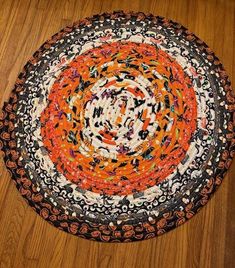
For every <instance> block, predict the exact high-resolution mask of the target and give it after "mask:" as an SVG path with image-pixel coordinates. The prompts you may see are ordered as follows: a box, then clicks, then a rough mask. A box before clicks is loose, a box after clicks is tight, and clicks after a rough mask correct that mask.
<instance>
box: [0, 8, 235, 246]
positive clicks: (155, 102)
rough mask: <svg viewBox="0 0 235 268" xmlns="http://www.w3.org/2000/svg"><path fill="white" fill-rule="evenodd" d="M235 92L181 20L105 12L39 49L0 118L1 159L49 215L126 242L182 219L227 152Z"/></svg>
mask: <svg viewBox="0 0 235 268" xmlns="http://www.w3.org/2000/svg"><path fill="white" fill-rule="evenodd" d="M234 101H235V100H234V96H233V92H232V89H231V83H230V81H229V78H228V76H227V74H226V72H225V71H224V68H223V66H222V64H221V63H220V61H219V60H218V58H217V57H216V56H215V55H214V53H213V52H212V51H211V49H210V48H208V46H207V45H206V44H205V43H204V42H202V41H201V40H200V39H199V38H197V37H196V36H195V35H194V34H192V33H190V32H189V31H188V30H187V29H186V28H184V27H183V26H181V25H179V24H178V23H175V22H172V21H170V20H167V19H165V18H162V17H156V16H153V15H151V14H148V15H145V14H143V13H133V12H131V13H124V12H114V13H110V14H107V13H104V14H102V15H96V16H93V17H91V18H86V19H84V20H80V21H79V22H77V23H74V24H73V25H72V26H70V27H66V28H64V29H63V30H62V31H60V32H59V33H58V34H56V35H54V36H53V37H52V38H51V39H49V40H48V41H47V42H45V43H44V44H43V45H42V46H41V48H40V49H39V50H38V51H37V52H35V54H34V55H33V57H32V58H31V59H30V60H29V62H28V63H27V64H26V65H25V67H24V70H23V71H22V73H21V74H20V75H19V77H18V79H17V81H16V84H15V87H14V89H13V91H12V93H11V95H10V99H9V101H8V102H7V103H5V104H4V107H3V111H2V114H1V118H0V128H1V136H0V142H1V149H2V151H3V152H4V160H5V162H6V166H7V168H8V170H9V171H10V172H11V175H12V178H13V180H14V181H15V182H16V186H17V188H18V190H19V191H20V193H21V194H22V196H23V197H24V198H25V199H26V200H27V201H28V203H29V204H30V205H31V206H32V207H33V208H34V209H35V210H36V212H37V213H39V214H40V215H41V216H42V217H43V218H44V219H46V220H47V221H49V222H50V223H52V224H53V225H54V226H56V227H57V228H59V229H62V230H64V231H67V232H69V233H72V234H75V235H77V236H79V237H83V238H87V239H91V240H98V241H105V242H128V241H138V240H143V239H148V238H151V237H155V236H157V235H160V234H162V233H165V232H166V231H168V230H171V229H172V228H174V227H176V226H178V225H180V224H182V223H184V222H185V221H186V220H187V219H189V218H191V217H192V216H193V215H194V214H195V213H196V212H197V211H198V210H199V209H200V208H201V207H202V206H203V205H205V204H206V203H207V201H208V200H209V198H210V196H211V194H212V193H213V192H214V191H215V190H216V188H217V187H218V186H219V185H220V183H221V181H222V179H223V177H224V175H225V172H226V171H227V169H228V168H229V166H230V164H231V161H232V158H233V154H234Z"/></svg>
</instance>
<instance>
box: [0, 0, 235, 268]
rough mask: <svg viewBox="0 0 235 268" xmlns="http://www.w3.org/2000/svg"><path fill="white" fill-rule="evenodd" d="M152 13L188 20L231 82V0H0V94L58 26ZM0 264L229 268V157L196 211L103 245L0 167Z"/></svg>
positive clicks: (232, 218) (233, 187) (233, 188)
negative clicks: (100, 16)
mask: <svg viewBox="0 0 235 268" xmlns="http://www.w3.org/2000/svg"><path fill="white" fill-rule="evenodd" d="M121 9H124V10H134V11H143V12H151V13H153V14H156V15H162V16H165V17H167V18H171V19H173V20H176V21H178V22H180V23H181V24H183V25H184V26H186V27H188V28H189V29H190V30H191V31H193V32H194V33H195V34H196V35H198V36H199V37H200V38H201V39H203V40H204V41H206V43H207V44H208V45H209V46H210V47H211V48H212V49H213V50H214V51H215V53H216V54H217V56H218V57H219V58H220V59H221V61H222V62H223V64H224V67H225V69H226V70H227V72H228V74H229V75H230V78H231V80H232V84H233V86H234V87H235V1H234V0H152V1H151V0H127V1H124V0H123V1H122V0H104V1H101V0H94V1H92V0H87V1H85V0H84V1H80V0H77V1H76V0H74V1H72V0H71V1H69V0H67V1H66V0H61V1H60V0H51V1H50V0H48V1H46V0H42V1H35V0H15V1H14V0H12V1H11V0H0V98H1V105H2V103H3V101H4V100H7V98H8V95H9V92H10V90H11V88H12V86H13V84H14V82H15V80H16V77H17V74H18V73H19V71H20V70H21V68H22V67H23V65H24V63H25V62H26V61H27V59H28V58H29V57H30V56H31V55H32V53H33V52H34V51H35V50H36V49H37V48H38V47H39V46H40V45H41V44H42V43H43V42H44V41H45V40H46V39H47V38H49V37H50V36H51V35H53V34H54V33H56V32H57V31H58V30H60V29H61V28H62V27H64V26H66V25H67V24H70V23H71V22H73V21H75V20H78V19H79V18H82V17H85V16H90V15H92V14H96V13H100V12H104V11H112V10H121ZM0 177H1V179H0V267H4V268H5V267H17V268H21V267H37V268H39V267H46V268H47V267H63V268H70V267H86V268H87V267H88V268H89V267H95V268H96V267H101V268H105V267H111V268H112V267H115V268H118V267H121V268H132V267H137V268H139V267H141V268H142V267H144V268H145V267H161V268H165V267H167V268H171V267H172V268H177V267H179V268H184V267H187V268H191V267H199V268H207V267H213V268H220V267H226V268H230V267H231V268H234V267H235V180H234V179H235V162H233V165H232V168H231V169H230V171H229V173H228V175H227V177H226V179H225V181H224V182H223V184H222V186H221V187H220V189H219V190H218V192H217V193H216V194H215V196H214V197H213V198H212V200H211V201H210V202H209V204H208V205H207V206H206V207H205V208H203V209H202V211H201V212H200V213H199V214H198V215H196V216H195V217H194V218H193V219H191V220H190V221H189V222H188V223H186V224H184V225H183V226H181V227H179V228H177V229H175V230H174V231H171V232H169V233H167V234H165V235H163V236H161V237H158V238H156V239H152V240H149V241H143V242H137V243H129V244H103V243H97V242H90V241H87V240H83V239H79V238H77V237H74V236H72V235H68V234H67V233H64V232H62V231H59V230H57V229H56V228H54V227H52V226H51V225H49V224H48V223H47V222H46V221H44V220H43V219H42V218H40V217H39V216H38V215H36V213H34V212H33V210H32V209H31V208H30V207H28V206H27V205H26V203H25V201H24V200H23V198H22V197H21V196H20V194H19V193H18V192H17V190H16V189H15V186H14V185H13V183H12V182H11V180H10V177H9V175H8V173H7V171H6V168H5V167H4V165H3V161H1V166H0Z"/></svg>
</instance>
